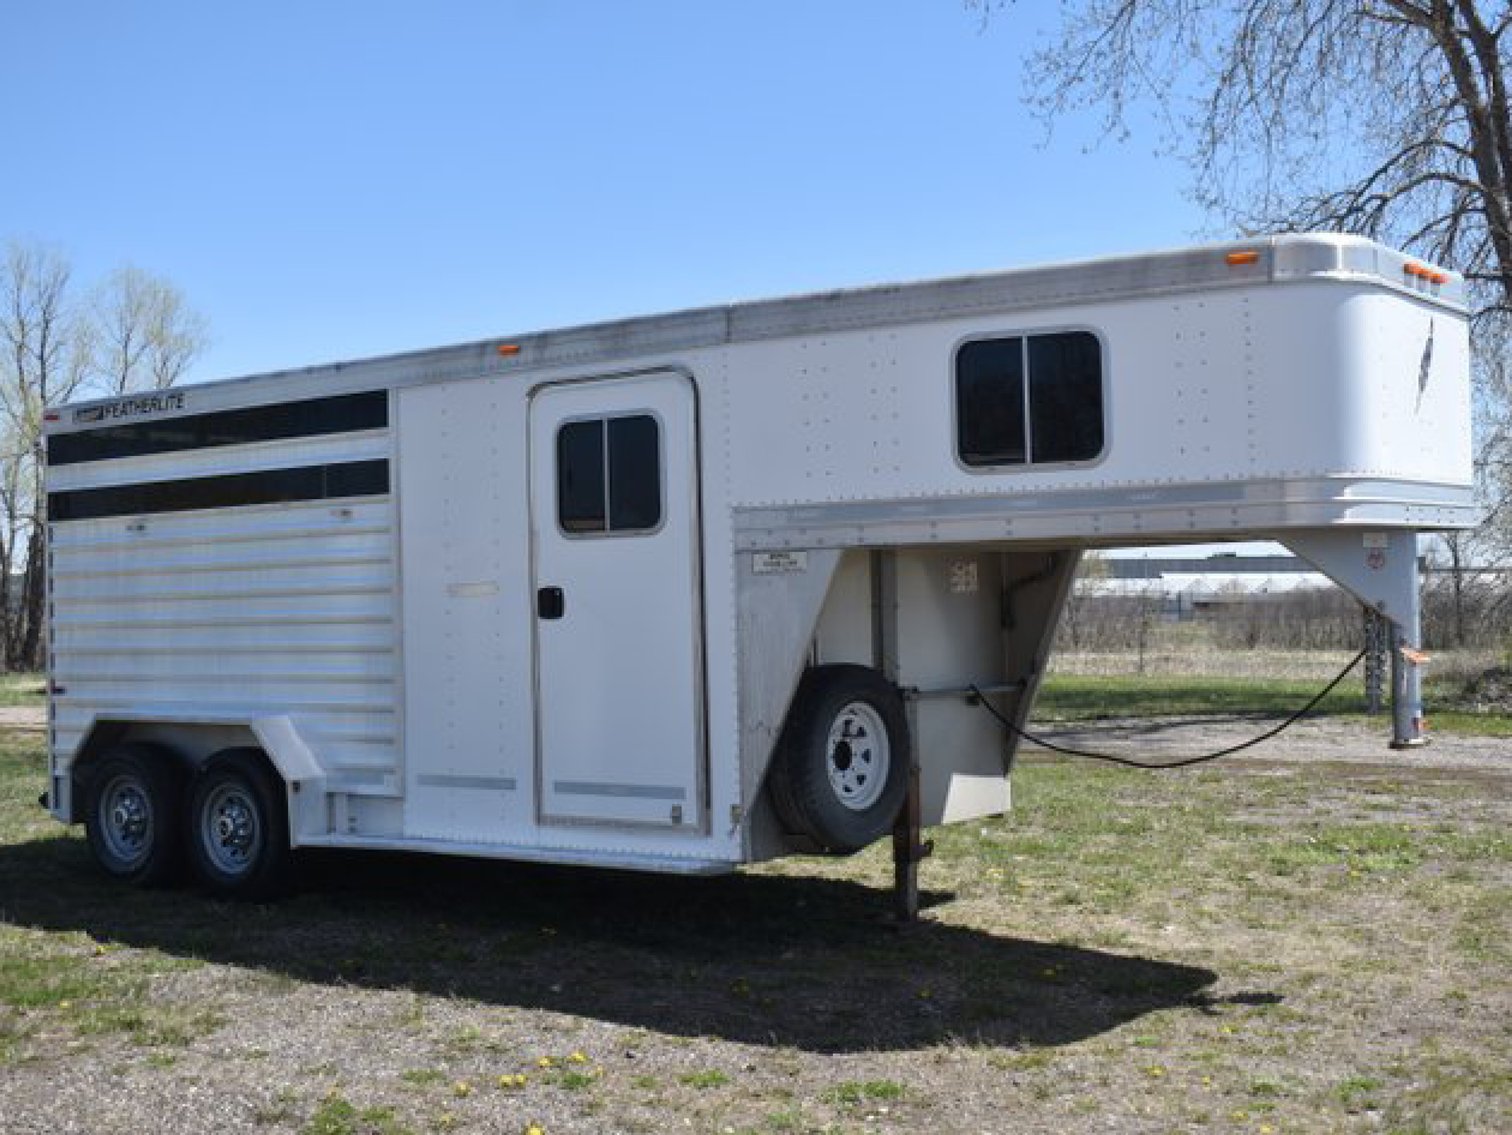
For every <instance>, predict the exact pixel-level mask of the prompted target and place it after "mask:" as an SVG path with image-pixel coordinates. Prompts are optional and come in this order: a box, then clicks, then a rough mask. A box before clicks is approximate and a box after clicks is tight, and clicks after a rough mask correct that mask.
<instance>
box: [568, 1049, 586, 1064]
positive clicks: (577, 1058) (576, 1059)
mask: <svg viewBox="0 0 1512 1135" xmlns="http://www.w3.org/2000/svg"><path fill="white" fill-rule="evenodd" d="M567 1059H568V1060H570V1061H572V1063H574V1064H587V1063H588V1057H587V1056H586V1055H584V1053H583V1050H582V1049H578V1051H576V1052H574V1053H573V1054H572V1055H571V1056H569V1057H568V1058H567Z"/></svg>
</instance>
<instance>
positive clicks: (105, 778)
mask: <svg viewBox="0 0 1512 1135" xmlns="http://www.w3.org/2000/svg"><path fill="white" fill-rule="evenodd" d="M183 792H184V786H183V781H182V779H181V777H180V775H179V770H178V768H177V767H176V766H175V765H174V763H173V758H172V757H171V756H169V755H168V754H167V753H165V752H163V751H162V750H161V749H156V748H154V747H153V746H151V745H135V744H127V745H118V746H116V747H115V748H113V749H111V750H109V751H108V752H106V753H105V755H104V756H103V757H101V758H100V762H99V764H97V765H96V766H95V767H94V769H93V770H92V771H91V773H90V775H89V781H88V789H87V795H86V800H85V809H84V834H85V837H86V838H87V839H88V841H89V850H90V851H91V852H92V853H93V854H94V857H95V862H96V863H98V864H99V865H100V867H101V869H102V870H104V872H105V873H106V874H107V875H110V876H112V877H113V878H116V879H120V880H122V881H123V882H127V883H131V884H133V885H135V886H139V887H156V886H162V885H163V884H165V883H169V882H172V881H173V880H174V879H175V878H176V877H177V876H178V872H179V868H180V866H181V865H182V862H183V860H182V842H181V839H180V834H179V833H180V823H181V816H182V811H183V807H182V803H181V801H182V798H183Z"/></svg>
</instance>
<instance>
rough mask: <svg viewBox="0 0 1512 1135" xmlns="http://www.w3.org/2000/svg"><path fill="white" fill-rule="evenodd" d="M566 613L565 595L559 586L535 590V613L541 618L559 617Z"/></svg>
mask: <svg viewBox="0 0 1512 1135" xmlns="http://www.w3.org/2000/svg"><path fill="white" fill-rule="evenodd" d="M566 613H567V595H566V593H565V592H563V591H562V589H561V588H560V587H543V588H541V589H540V590H539V591H537V592H536V614H537V615H538V616H539V617H540V618H543V619H560V618H561V617H562V616H563V615H565V614H566Z"/></svg>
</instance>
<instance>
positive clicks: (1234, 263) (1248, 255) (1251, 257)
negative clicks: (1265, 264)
mask: <svg viewBox="0 0 1512 1135" xmlns="http://www.w3.org/2000/svg"><path fill="white" fill-rule="evenodd" d="M1223 259H1224V261H1225V262H1226V263H1227V264H1228V265H1229V267H1231V268H1237V267H1239V266H1240V265H1241V264H1258V263H1260V254H1259V253H1258V252H1256V251H1255V250H1254V249H1253V248H1250V249H1246V250H1245V251H1243V252H1230V253H1229V254H1228V255H1227V256H1225V257H1224V258H1223Z"/></svg>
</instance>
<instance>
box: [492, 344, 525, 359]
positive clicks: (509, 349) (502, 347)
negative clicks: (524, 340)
mask: <svg viewBox="0 0 1512 1135" xmlns="http://www.w3.org/2000/svg"><path fill="white" fill-rule="evenodd" d="M494 350H496V351H498V352H499V354H501V355H503V356H504V357H505V358H506V359H507V358H509V357H511V356H513V355H518V354H519V353H520V344H518V343H500V344H499V345H498V346H497V347H495V348H494Z"/></svg>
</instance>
